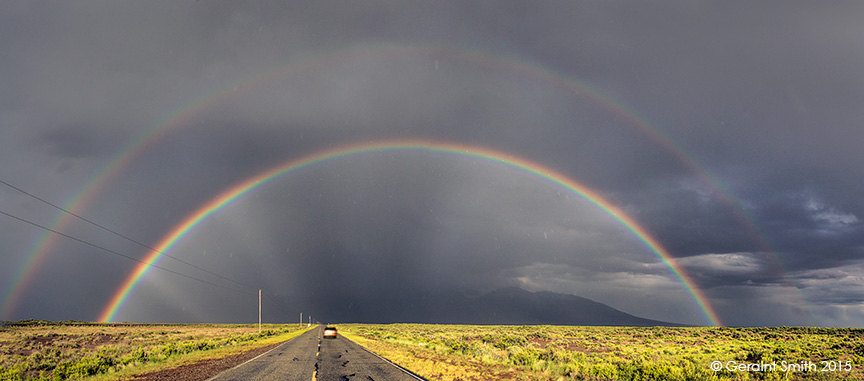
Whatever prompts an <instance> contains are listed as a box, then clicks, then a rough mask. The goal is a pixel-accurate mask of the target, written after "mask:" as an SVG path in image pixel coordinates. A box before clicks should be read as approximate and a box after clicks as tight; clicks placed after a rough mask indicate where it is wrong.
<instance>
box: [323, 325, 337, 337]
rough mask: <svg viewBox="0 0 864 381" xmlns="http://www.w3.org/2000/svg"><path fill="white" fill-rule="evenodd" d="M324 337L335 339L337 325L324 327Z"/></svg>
mask: <svg viewBox="0 0 864 381" xmlns="http://www.w3.org/2000/svg"><path fill="white" fill-rule="evenodd" d="M324 338H325V339H335V338H336V327H324Z"/></svg>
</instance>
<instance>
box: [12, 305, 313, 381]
mask: <svg viewBox="0 0 864 381" xmlns="http://www.w3.org/2000/svg"><path fill="white" fill-rule="evenodd" d="M305 328H306V326H305V325H304V326H300V325H298V324H293V325H271V324H267V325H264V327H263V330H262V331H261V333H258V325H250V324H247V325H224V324H219V325H216V324H195V325H170V324H167V325H161V324H160V325H146V324H91V323H82V322H58V323H51V322H42V321H32V320H28V321H21V322H18V323H13V324H9V325H6V326H2V327H0V380H4V381H5V380H66V379H80V378H83V377H88V376H93V375H100V374H116V373H118V372H119V373H122V374H132V373H134V371H135V370H137V369H139V368H146V369H148V370H152V369H153V364H173V363H176V362H177V360H178V359H182V358H185V357H188V356H189V354H196V353H210V352H219V351H220V350H221V349H224V348H226V347H231V348H238V349H241V348H242V349H250V348H249V347H250V346H253V345H255V344H257V343H261V344H262V345H263V343H265V342H267V343H269V342H271V341H273V342H275V341H276V340H270V339H277V340H287V338H288V337H293V336H294V335H292V333H298V334H299V332H301V331H302V330H305ZM222 352H225V351H221V352H220V353H222ZM229 352H230V351H229ZM223 355H224V353H223Z"/></svg>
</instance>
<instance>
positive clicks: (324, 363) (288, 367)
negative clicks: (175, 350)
mask: <svg viewBox="0 0 864 381" xmlns="http://www.w3.org/2000/svg"><path fill="white" fill-rule="evenodd" d="M322 331H323V330H322V328H321V327H318V328H316V329H313V330H309V331H308V332H306V333H304V334H302V335H300V336H297V337H295V338H293V339H291V340H288V341H286V342H284V343H282V344H281V345H279V346H277V347H276V348H273V349H272V350H270V351H269V352H266V353H264V354H262V355H261V356H259V357H256V358H254V359H252V360H249V361H248V362H246V363H244V364H242V365H239V366H237V367H236V368H233V369H229V370H226V371H224V372H222V373H219V374H218V375H217V376H216V377H213V378H211V379H210V380H213V381H230V380H298V381H299V380H303V381H309V380H313V381H343V380H366V381H368V380H397V381H403V380H404V381H417V380H422V378H420V377H416V376H413V375H411V374H410V373H407V372H405V371H403V370H402V369H400V368H398V367H396V366H395V365H393V364H391V363H390V362H388V361H387V360H384V359H382V358H380V357H378V356H376V355H374V354H372V353H370V352H367V351H366V350H365V349H363V347H361V346H359V345H357V344H355V343H354V342H352V341H350V340H348V339H346V338H344V337H342V336H341V335H340V336H339V337H338V338H336V339H322V338H321V333H322ZM210 380H208V381H210Z"/></svg>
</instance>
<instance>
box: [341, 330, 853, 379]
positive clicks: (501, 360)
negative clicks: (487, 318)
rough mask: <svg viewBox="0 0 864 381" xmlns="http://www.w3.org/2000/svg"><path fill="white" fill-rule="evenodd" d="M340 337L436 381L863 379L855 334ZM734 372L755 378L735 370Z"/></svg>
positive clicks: (395, 333) (384, 333)
mask: <svg viewBox="0 0 864 381" xmlns="http://www.w3.org/2000/svg"><path fill="white" fill-rule="evenodd" d="M340 329H341V331H342V332H343V333H347V334H348V335H349V338H352V339H357V341H359V343H360V344H361V345H365V346H367V347H369V348H370V349H371V350H373V351H376V352H378V353H379V354H382V355H383V356H384V357H387V358H389V359H391V360H393V361H394V362H397V363H399V364H400V365H402V366H404V367H406V368H408V369H411V370H412V371H415V372H417V373H418V374H420V375H423V376H425V377H427V378H431V379H439V380H457V379H461V380H472V379H476V380H485V379H490V377H491V375H495V376H494V377H491V378H510V379H530V380H844V379H849V380H858V379H864V369H862V363H864V330H862V329H840V328H794V327H778V328H711V327H686V328H677V327H676V328H670V327H638V328H634V327H569V326H464V325H422V324H392V325H365V324H343V325H340ZM714 361H720V362H721V364H722V369H721V370H719V371H714V370H712V369H711V364H712V362H714ZM784 361H785V363H784ZM727 364H729V365H728V366H729V367H730V369H732V370H728V369H726V368H727ZM741 364H744V365H748V364H756V366H758V367H760V368H761V369H759V371H755V370H753V369H752V368H750V370H739V369H736V368H735V367H736V366H740V365H741ZM770 364H775V365H774V366H773V368H772V367H771V366H770ZM793 364H795V365H794V367H793V366H792V365H793ZM808 364H812V366H810V365H808ZM784 365H785V366H784ZM832 368H833V370H832ZM441 369H447V371H446V372H442V371H440V370H441ZM823 369H824V370H825V371H823Z"/></svg>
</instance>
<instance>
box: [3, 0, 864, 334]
mask: <svg viewBox="0 0 864 381" xmlns="http://www.w3.org/2000/svg"><path fill="white" fill-rule="evenodd" d="M290 4H291V5H288V3H285V2H273V1H244V2H221V1H166V2H153V1H147V2H107V3H106V2H98V3H93V4H89V3H88V2H85V1H77V2H74V3H70V2H62V1H61V2H34V1H25V2H18V1H5V2H4V3H3V5H2V6H0V51H2V52H3V59H2V60H0V83H2V88H3V90H2V92H0V180H3V181H4V182H6V183H9V184H11V185H13V186H15V187H18V188H20V189H22V190H25V191H27V192H29V193H31V194H32V195H35V196H38V197H40V198H42V199H44V200H46V201H49V202H52V203H54V204H56V205H58V206H66V207H72V205H73V203H74V201H75V200H76V199H77V197H78V195H80V194H82V192H84V193H85V194H88V195H91V196H92V201H91V202H89V203H87V204H86V205H79V207H80V210H78V211H77V213H78V214H79V215H81V216H82V217H85V218H87V219H89V220H91V221H94V222H97V223H99V224H101V225H103V226H105V227H108V228H110V229H112V230H114V231H117V232H120V233H123V234H124V235H126V236H128V237H130V238H133V239H135V240H136V241H139V242H141V243H145V244H147V245H156V244H157V242H158V241H159V240H160V239H161V238H162V237H163V236H164V235H165V234H166V233H168V232H169V231H170V230H171V229H172V228H173V227H174V226H176V225H177V224H178V223H180V222H181V220H182V219H183V218H184V217H185V216H186V215H188V214H189V213H191V212H192V211H194V210H196V209H197V208H199V207H200V206H201V205H202V204H204V203H205V202H206V201H208V200H209V199H210V198H212V197H214V196H215V195H217V194H219V193H220V192H222V191H224V190H225V189H227V188H228V187H230V186H231V185H233V184H236V183H239V182H241V181H243V180H244V179H247V178H249V177H251V176H254V175H255V174H257V173H259V172H261V171H263V170H265V169H267V168H270V167H272V166H275V165H278V164H280V163H283V162H286V161H288V160H291V159H294V158H298V157H301V156H303V155H306V154H311V153H314V152H317V151H321V150H325V149H330V148H333V147H336V146H339V145H342V144H353V143H359V142H370V141H377V140H385V139H426V140H433V141H438V142H449V143H458V144H464V145H471V146H477V147H486V148H490V149H494V150H498V151H502V152H506V153H508V154H510V155H513V156H514V157H519V158H523V159H525V160H528V161H530V162H532V163H535V164H537V165H542V166H545V167H548V168H551V169H554V170H556V171H558V172H560V173H562V174H564V175H565V176H567V177H568V178H569V179H571V180H572V181H576V182H578V183H580V184H582V185H584V186H585V187H587V188H589V189H591V190H593V191H595V192H597V193H598V194H600V195H601V196H602V197H604V198H605V199H606V200H608V201H610V202H611V203H613V204H615V205H616V206H617V207H618V208H620V209H621V210H623V211H625V212H626V213H627V214H628V215H629V216H630V217H632V218H633V219H635V220H636V221H637V222H638V223H639V224H640V225H641V226H642V227H644V228H645V229H646V230H647V231H648V232H649V233H650V234H651V236H653V237H654V238H656V240H657V241H658V242H659V243H660V244H661V245H663V246H664V247H665V248H666V249H668V250H669V252H670V253H671V255H672V257H673V258H674V261H676V262H677V263H678V264H679V265H680V266H681V268H682V269H683V270H684V272H685V273H686V274H687V275H688V276H689V277H690V278H692V280H693V282H694V284H695V285H696V286H697V287H698V288H699V289H700V290H701V291H702V292H704V294H705V295H706V297H707V302H708V304H709V305H710V306H712V307H713V308H714V309H716V311H717V313H718V315H719V317H720V318H721V320H722V322H723V323H724V324H728V325H824V326H854V327H864V222H862V218H864V199H862V194H864V170H862V168H864V154H862V149H861V147H862V142H864V108H862V106H861V105H862V104H864V39H862V38H861V36H864V23H861V19H862V18H864V4H862V3H861V2H832V3H831V4H830V5H826V4H822V3H820V4H815V3H812V2H792V1H778V2H759V3H757V4H754V3H753V2H749V1H741V2H729V1H718V2H699V1H682V2H674V1H649V2H645V1H638V2H636V1H633V2H618V1H565V2H511V1H506V2H471V3H470V4H469V3H466V2H465V1H453V2H445V1H434V2H425V3H422V4H417V3H411V4H407V3H401V2H399V3H398V4H397V5H394V4H393V3H392V2H380V3H379V2H373V1H364V2H353V1H345V2H331V1H320V0H316V1H308V2H290ZM160 126H162V129H161V130H159V131H158V133H157V134H155V135H152V136H151V135H150V133H151V132H153V131H155V130H156V129H158V128H160ZM142 139H144V140H146V139H150V140H149V144H147V145H144V146H139V147H143V148H142V149H141V150H140V152H139V153H138V154H136V155H135V156H134V157H133V158H131V159H129V160H127V161H126V164H125V165H124V166H123V167H122V169H121V170H118V171H116V172H111V173H112V174H109V175H104V173H107V172H105V171H106V169H107V168H111V165H112V163H114V162H117V161H118V158H121V157H123V155H124V153H126V152H128V151H129V149H130V147H136V143H137V142H140V141H142ZM106 176H107V177H106ZM94 181H104V183H105V185H104V186H103V187H101V188H98V189H96V188H93V187H91V184H92V183H93V182H94ZM0 211H2V212H4V213H7V214H11V215H14V216H16V217H19V218H22V219H25V220H27V221H31V222H34V223H37V224H41V225H43V226H45V227H54V228H62V232H63V233H65V234H68V235H70V236H73V237H75V238H77V239H80V240H83V241H86V242H89V243H92V244H96V245H98V246H101V247H105V248H108V249H110V250H112V251H114V252H115V253H113V254H112V253H109V252H106V251H103V250H98V249H96V248H94V247H92V246H87V245H85V244H82V243H81V242H76V241H74V240H71V239H68V238H65V237H60V236H57V235H55V234H52V233H46V231H45V230H43V229H41V228H39V227H35V226H33V225H29V224H27V223H24V222H22V221H20V220H17V219H14V218H12V217H9V216H7V215H0V287H2V288H0V291H2V292H0V297H3V300H2V301H0V302H2V303H3V307H2V308H3V310H2V311H0V313H2V316H0V319H4V320H18V319H25V318H37V319H51V320H66V319H76V320H94V319H96V318H97V317H98V315H99V313H100V312H101V311H102V309H103V308H104V307H105V305H106V304H107V303H108V300H109V298H110V297H111V295H112V294H113V292H114V291H115V290H116V289H117V288H118V287H119V286H120V284H121V283H122V281H123V279H124V278H125V277H126V276H127V275H128V274H129V272H130V271H132V269H134V268H135V267H137V263H136V262H134V261H131V260H129V259H126V258H123V257H121V256H119V255H117V253H120V254H123V255H126V256H129V257H133V258H143V257H144V256H145V255H147V254H148V252H147V249H146V248H143V247H141V246H140V245H138V244H136V243H133V242H129V241H128V240H125V239H122V238H120V237H117V236H115V235H112V234H110V233H108V232H106V231H104V230H101V229H99V228H96V227H93V226H91V225H88V224H87V223H85V222H83V221H80V220H77V221H72V222H69V223H66V224H65V225H62V226H59V225H58V224H57V221H58V218H61V217H63V213H62V212H61V211H59V210H57V209H55V208H52V207H51V206H49V205H46V204H45V203H43V202H41V201H39V200H36V199H34V198H33V197H30V196H28V195H26V194H23V193H21V192H19V191H18V190H15V189H13V188H10V187H8V186H6V185H2V184H0ZM46 239H49V240H50V242H51V245H50V247H49V248H48V249H45V250H39V244H40V243H41V242H43V241H44V240H46ZM169 254H170V255H172V256H174V257H176V258H179V259H182V260H184V261H186V262H188V263H191V264H193V265H195V266H197V267H200V268H203V269H205V270H207V271H209V272H211V273H215V274H220V275H222V276H224V277H225V278H229V279H231V280H233V281H235V282H237V283H234V282H229V281H227V280H225V279H224V278H219V277H215V276H213V275H212V274H211V273H207V272H202V271H201V270H200V269H196V268H193V267H190V266H188V265H185V264H183V263H180V262H177V261H173V260H171V259H163V260H162V261H161V262H160V265H161V266H163V267H165V268H167V269H170V270H173V271H176V272H179V273H183V274H186V275H189V276H191V277H195V278H197V279H201V280H206V281H208V282H211V283H215V284H219V285H223V286H226V287H228V288H230V289H231V290H228V289H224V288H219V287H216V286H213V285H212V284H206V283H202V282H198V281H194V280H190V279H188V278H185V277H181V276H178V275H176V274H174V273H170V272H167V271H163V270H160V269H154V270H152V271H150V272H149V273H148V274H147V275H146V276H145V278H144V281H142V283H141V284H140V285H139V287H138V288H137V289H136V290H135V291H134V292H133V293H132V295H131V297H130V298H129V300H128V301H127V303H126V304H125V305H124V307H123V308H122V309H121V311H120V313H119V314H118V315H117V317H116V318H117V320H126V321H141V322H150V321H161V322H167V321H202V322H208V321H254V318H255V317H256V316H255V313H256V312H257V303H256V302H257V300H256V296H254V294H255V292H256V290H257V288H261V289H263V290H264V292H265V293H266V294H267V295H268V298H270V299H267V300H270V303H271V308H269V310H268V309H266V308H265V311H267V312H266V313H265V319H267V320H269V321H281V320H283V319H289V318H291V319H293V318H294V316H297V314H298V313H299V312H300V311H307V313H313V314H314V313H315V311H325V310H326V308H323V307H322V305H328V308H329V307H333V304H334V303H337V304H339V306H344V308H351V307H352V306H353V305H364V306H377V305H379V304H383V305H382V308H386V301H387V299H388V296H390V295H397V294H399V295H402V294H408V293H423V292H437V291H436V290H460V291H465V292H486V291H490V290H493V289H496V288H500V287H506V286H518V287H522V288H525V289H527V290H531V291H540V290H547V291H554V292H561V293H569V294H575V295H579V296H583V297H587V298H591V299H593V300H596V301H599V302H602V303H606V304H608V305H610V306H612V307H615V308H618V309H620V310H623V311H625V312H628V313H631V314H634V315H638V316H642V317H647V318H652V319H660V320H666V321H674V322H679V323H690V324H708V322H707V321H706V318H705V316H704V314H702V312H701V311H700V309H699V307H698V305H697V304H696V301H695V300H694V299H693V297H692V296H691V295H690V294H689V293H688V292H687V290H686V289H685V288H684V286H683V285H682V283H681V282H680V280H679V279H678V278H676V277H675V275H674V274H673V272H672V271H671V270H670V269H669V267H668V266H666V265H664V263H663V262H662V261H661V260H660V259H659V258H658V257H657V255H655V254H654V253H652V252H651V251H650V250H649V249H648V248H647V247H646V246H645V244H644V243H643V242H642V241H640V240H639V238H638V237H636V236H635V235H634V234H633V233H632V232H631V231H630V230H628V229H627V228H626V227H625V226H622V225H621V224H620V223H619V222H617V221H615V220H614V219H613V218H612V217H610V216H609V215H608V214H607V213H605V212H604V211H603V210H600V209H599V208H598V207H596V206H594V205H593V204H591V203H589V202H587V201H586V200H584V199H582V198H580V197H579V196H578V195H576V194H574V193H571V192H568V190H567V189H565V188H562V187H560V186H557V185H555V184H552V183H550V182H547V181H543V180H541V179H539V178H538V177H535V176H531V175H529V174H527V173H525V172H521V171H518V170H515V169H513V168H508V167H505V166H501V165H497V164H493V163H489V162H484V161H482V160H480V161H477V160H471V159H468V158H465V157H457V156H453V155H449V156H448V155H433V154H428V153H422V152H401V153H400V152H391V153H381V154H370V155H363V156H357V157H352V158H350V159H337V160H332V161H329V162H326V163H323V164H320V165H318V166H314V167H310V168H306V169H304V170H302V171H298V172H296V173H291V174H290V175H287V176H285V177H282V178H279V179H278V180H277V181H274V182H272V183H269V184H267V185H266V186H264V187H261V188H259V189H258V190H256V191H255V192H253V193H251V194H249V195H247V197H245V198H243V199H240V200H238V201H237V202H236V203H234V204H232V205H230V206H228V207H226V208H224V209H222V210H221V211H220V212H219V213H217V214H215V215H214V216H212V218H211V219H209V220H207V221H205V222H204V223H202V224H201V225H199V226H198V227H197V228H196V229H195V230H193V231H192V232H191V233H190V234H188V235H187V236H186V237H185V238H183V239H182V240H181V241H180V242H178V244H177V245H176V246H175V247H174V248H172V250H171V251H170V253H169ZM34 256H38V258H37V260H35V261H31V258H33V257H34ZM238 283H242V284H238ZM238 291H241V292H238ZM328 303H329V304H328Z"/></svg>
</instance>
